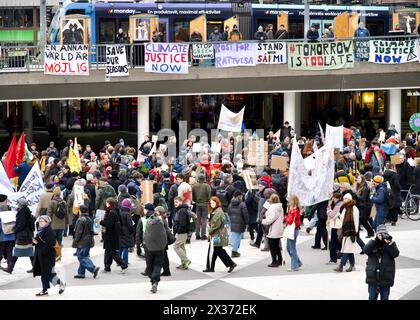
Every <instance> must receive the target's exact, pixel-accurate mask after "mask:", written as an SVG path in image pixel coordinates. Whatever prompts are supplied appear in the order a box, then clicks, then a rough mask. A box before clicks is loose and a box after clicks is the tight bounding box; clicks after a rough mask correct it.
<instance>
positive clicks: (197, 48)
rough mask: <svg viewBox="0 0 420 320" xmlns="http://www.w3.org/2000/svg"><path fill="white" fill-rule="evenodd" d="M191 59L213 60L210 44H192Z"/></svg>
mask: <svg viewBox="0 0 420 320" xmlns="http://www.w3.org/2000/svg"><path fill="white" fill-rule="evenodd" d="M192 52H193V59H201V60H205V59H214V48H213V44H212V43H194V44H192Z"/></svg>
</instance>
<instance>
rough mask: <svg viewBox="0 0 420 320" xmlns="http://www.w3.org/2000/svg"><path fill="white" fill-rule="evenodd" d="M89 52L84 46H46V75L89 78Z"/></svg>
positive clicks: (86, 46)
mask: <svg viewBox="0 0 420 320" xmlns="http://www.w3.org/2000/svg"><path fill="white" fill-rule="evenodd" d="M88 51H89V46H88V45H84V44H69V45H56V46H55V45H47V46H45V53H44V74H53V75H74V76H81V75H83V76H88V75H89V55H88Z"/></svg>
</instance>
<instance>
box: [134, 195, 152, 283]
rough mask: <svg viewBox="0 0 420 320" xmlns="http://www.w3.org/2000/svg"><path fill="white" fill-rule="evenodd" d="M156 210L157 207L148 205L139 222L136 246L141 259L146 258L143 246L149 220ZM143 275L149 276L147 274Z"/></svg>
mask: <svg viewBox="0 0 420 320" xmlns="http://www.w3.org/2000/svg"><path fill="white" fill-rule="evenodd" d="M154 209H155V207H154V206H153V205H152V204H151V203H146V205H145V206H144V208H143V213H142V214H141V217H140V219H139V220H138V222H137V226H136V237H135V244H136V247H137V255H138V256H139V257H145V256H144V255H142V253H141V246H142V245H143V240H144V239H143V238H144V231H145V230H146V224H147V219H148V218H149V217H150V216H151V215H152V214H153V212H154ZM143 275H144V276H147V274H143Z"/></svg>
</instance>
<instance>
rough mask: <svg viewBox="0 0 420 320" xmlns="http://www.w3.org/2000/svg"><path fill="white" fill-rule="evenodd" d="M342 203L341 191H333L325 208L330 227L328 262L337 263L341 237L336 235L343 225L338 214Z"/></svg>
mask: <svg viewBox="0 0 420 320" xmlns="http://www.w3.org/2000/svg"><path fill="white" fill-rule="evenodd" d="M342 204H343V201H342V196H341V193H340V192H339V191H336V192H334V193H333V196H332V198H331V200H330V202H329V203H328V208H327V216H328V220H327V225H328V226H329V227H330V229H331V242H330V260H329V262H328V264H336V263H337V253H338V252H339V251H340V250H341V239H339V237H338V232H339V231H341V227H342V225H343V221H342V217H341V216H340V210H341V206H342Z"/></svg>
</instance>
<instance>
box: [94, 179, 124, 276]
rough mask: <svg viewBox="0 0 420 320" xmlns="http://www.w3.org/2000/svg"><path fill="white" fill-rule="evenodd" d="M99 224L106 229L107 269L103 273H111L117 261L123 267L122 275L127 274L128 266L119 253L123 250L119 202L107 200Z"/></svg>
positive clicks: (105, 258)
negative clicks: (113, 263)
mask: <svg viewBox="0 0 420 320" xmlns="http://www.w3.org/2000/svg"><path fill="white" fill-rule="evenodd" d="M110 188H112V187H110ZM112 190H114V189H112ZM99 224H100V225H101V226H103V227H105V234H104V249H105V255H104V265H105V268H104V270H103V272H104V273H107V272H111V265H112V261H115V262H116V263H117V264H118V265H119V266H120V267H121V273H125V270H126V269H127V268H128V265H127V264H126V263H125V262H124V261H123V260H122V259H121V257H120V255H119V251H118V250H120V248H121V242H120V241H121V221H120V214H119V212H118V202H117V200H116V199H115V198H108V199H106V209H105V215H104V219H103V220H101V221H100V222H99Z"/></svg>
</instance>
